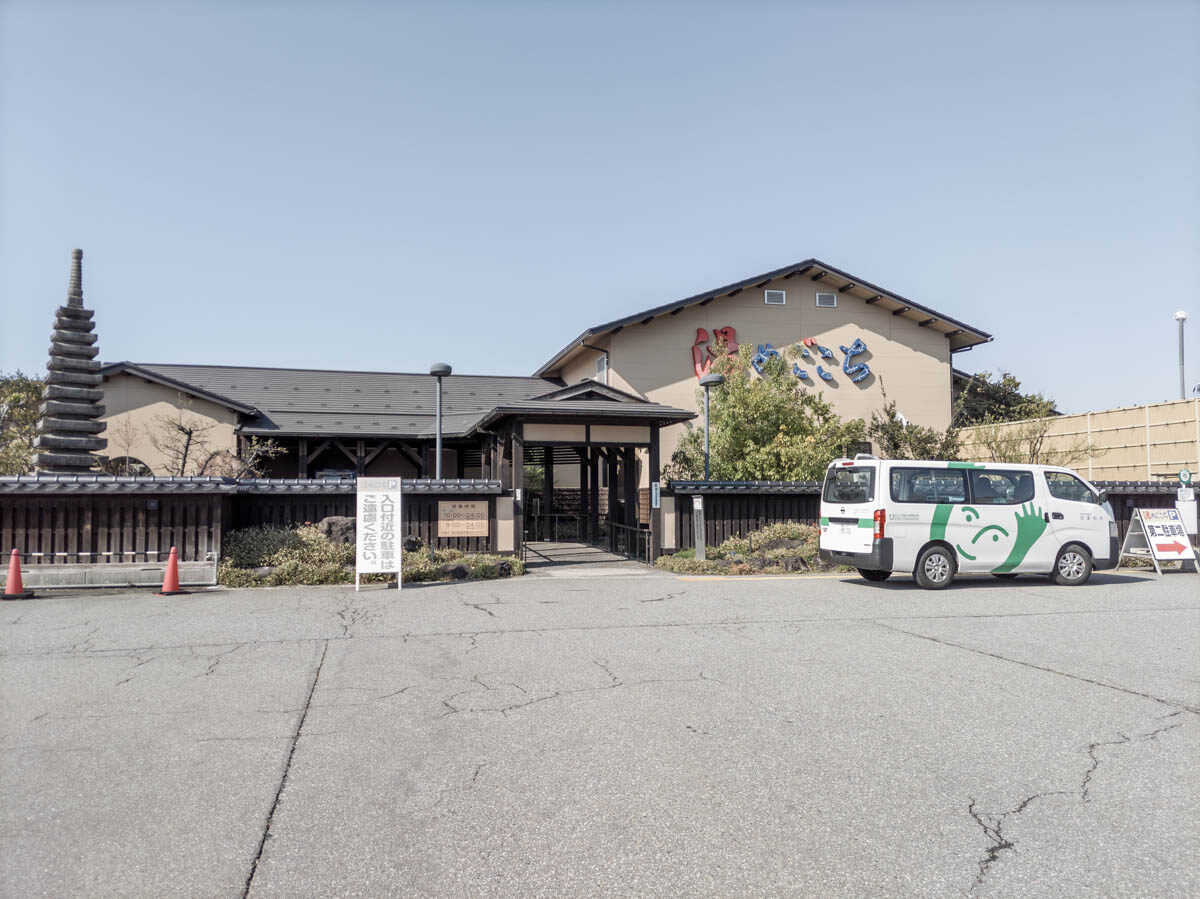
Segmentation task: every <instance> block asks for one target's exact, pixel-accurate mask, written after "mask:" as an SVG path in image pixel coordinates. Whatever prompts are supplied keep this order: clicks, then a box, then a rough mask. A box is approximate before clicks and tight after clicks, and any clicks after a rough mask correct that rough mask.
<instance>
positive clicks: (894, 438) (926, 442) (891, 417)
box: [867, 392, 962, 459]
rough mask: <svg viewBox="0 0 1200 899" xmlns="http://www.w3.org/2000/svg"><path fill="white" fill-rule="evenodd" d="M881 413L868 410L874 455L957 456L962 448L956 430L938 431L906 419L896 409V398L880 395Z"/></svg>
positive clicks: (896, 457) (905, 456)
mask: <svg viewBox="0 0 1200 899" xmlns="http://www.w3.org/2000/svg"><path fill="white" fill-rule="evenodd" d="M883 399H884V405H883V411H882V413H879V412H872V413H871V423H870V424H869V425H868V426H867V434H868V436H869V437H870V438H871V441H872V443H874V445H875V449H876V454H877V455H879V456H880V457H881V458H884V459H957V458H958V457H959V453H960V452H961V451H962V446H961V443H960V441H959V436H958V431H957V430H956V429H955V428H953V427H950V428H947V429H946V430H945V431H939V430H937V429H936V428H927V427H925V426H923V425H915V424H911V423H910V422H908V421H906V420H905V419H904V417H903V416H902V415H901V414H900V413H899V412H898V411H897V410H896V401H895V400H889V399H888V398H887V393H886V392H885V393H884V394H883Z"/></svg>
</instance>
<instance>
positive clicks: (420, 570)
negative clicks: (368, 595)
mask: <svg viewBox="0 0 1200 899" xmlns="http://www.w3.org/2000/svg"><path fill="white" fill-rule="evenodd" d="M400 563H401V571H402V573H403V580H404V583H406V584H407V583H414V582H418V581H448V580H454V579H455V578H453V577H452V575H451V573H450V572H449V571H448V570H447V568H449V567H450V566H451V565H454V564H459V565H462V566H464V567H465V568H466V570H467V576H466V579H467V580H475V581H478V580H489V579H493V578H500V577H508V576H510V574H511V575H521V574H524V573H525V566H524V564H523V563H522V562H521V560H520V559H516V558H507V557H502V556H489V555H485V554H482V553H471V554H464V553H462V552H459V551H458V550H455V549H440V550H435V551H434V553H433V556H432V557H431V556H430V553H429V552H428V551H427V550H418V551H417V552H402V553H401V560H400ZM391 579H392V575H390V574H365V575H363V576H362V580H363V581H364V582H368V583H369V582H372V581H390V580H391ZM217 580H218V582H219V583H221V584H224V585H225V586H227V587H281V586H289V585H301V584H303V585H317V584H352V583H354V547H353V546H352V545H349V544H342V543H334V542H333V541H332V540H330V539H329V538H328V537H326V536H325V535H324V534H322V533H321V532H320V531H318V530H317V528H316V527H315V526H313V525H305V526H304V527H300V528H295V529H289V528H278V527H260V528H246V529H244V530H240V531H233V532H231V533H229V534H227V535H226V537H225V546H224V552H223V556H222V559H221V562H220V565H219V566H218V568H217Z"/></svg>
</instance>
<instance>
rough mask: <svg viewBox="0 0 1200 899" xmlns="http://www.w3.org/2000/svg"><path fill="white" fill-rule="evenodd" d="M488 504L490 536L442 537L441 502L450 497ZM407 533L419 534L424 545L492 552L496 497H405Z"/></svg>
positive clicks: (471, 551)
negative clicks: (440, 525) (439, 515)
mask: <svg viewBox="0 0 1200 899" xmlns="http://www.w3.org/2000/svg"><path fill="white" fill-rule="evenodd" d="M482 499H486V500H487V504H488V536H486V537H438V535H437V517H438V506H437V504H438V502H439V501H440V502H447V501H450V500H482ZM403 514H404V535H405V536H406V537H416V538H417V539H418V540H420V541H421V544H422V545H423V546H430V545H432V546H436V547H439V548H441V549H457V550H461V551H462V552H468V553H482V552H489V551H490V550H491V548H492V538H493V537H494V536H495V534H496V497H494V496H486V497H483V496H437V495H432V496H414V495H411V494H409V495H406V496H405V497H404V509H403Z"/></svg>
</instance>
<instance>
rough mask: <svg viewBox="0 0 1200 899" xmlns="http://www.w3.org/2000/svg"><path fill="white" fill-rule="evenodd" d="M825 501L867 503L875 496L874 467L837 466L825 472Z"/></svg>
mask: <svg viewBox="0 0 1200 899" xmlns="http://www.w3.org/2000/svg"><path fill="white" fill-rule="evenodd" d="M824 498H825V502H827V503H869V502H871V501H872V500H873V499H874V498H875V469H874V467H872V466H868V465H862V466H858V465H855V466H848V465H847V466H838V467H837V468H831V469H829V471H828V472H826V474H825V493H824Z"/></svg>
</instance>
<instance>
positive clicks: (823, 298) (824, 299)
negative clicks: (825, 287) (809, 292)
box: [817, 293, 837, 309]
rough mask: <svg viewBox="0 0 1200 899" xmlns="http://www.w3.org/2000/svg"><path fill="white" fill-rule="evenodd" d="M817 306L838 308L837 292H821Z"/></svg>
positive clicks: (818, 295)
mask: <svg viewBox="0 0 1200 899" xmlns="http://www.w3.org/2000/svg"><path fill="white" fill-rule="evenodd" d="M817 306H819V307H820V308H822V309H836V308H837V294H836V293H819V294H817Z"/></svg>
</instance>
